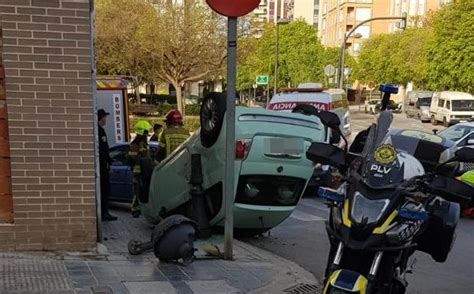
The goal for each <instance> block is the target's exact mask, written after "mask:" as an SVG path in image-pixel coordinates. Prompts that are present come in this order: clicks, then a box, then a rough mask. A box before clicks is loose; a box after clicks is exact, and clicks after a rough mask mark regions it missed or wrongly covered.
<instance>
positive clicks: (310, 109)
mask: <svg viewBox="0 0 474 294" xmlns="http://www.w3.org/2000/svg"><path fill="white" fill-rule="evenodd" d="M292 112H293V113H301V114H304V115H314V116H317V117H319V119H320V120H321V123H322V124H323V125H325V126H327V127H329V128H332V129H337V128H339V126H340V125H341V120H340V119H339V117H338V116H337V114H335V113H333V112H329V111H319V110H317V109H316V107H314V106H313V105H309V104H298V105H296V106H295V108H293V111H292Z"/></svg>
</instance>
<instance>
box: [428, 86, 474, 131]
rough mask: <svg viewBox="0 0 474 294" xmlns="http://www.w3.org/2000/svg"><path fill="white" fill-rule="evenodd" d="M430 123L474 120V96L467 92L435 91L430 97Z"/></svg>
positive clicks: (448, 124) (446, 124)
mask: <svg viewBox="0 0 474 294" xmlns="http://www.w3.org/2000/svg"><path fill="white" fill-rule="evenodd" d="M430 116H431V123H432V124H433V125H437V124H438V122H443V125H444V126H446V127H448V126H450V125H453V124H456V123H459V122H466V121H472V120H474V97H473V96H472V95H471V94H469V93H463V92H451V91H443V92H437V93H435V94H434V95H433V99H431V106H430Z"/></svg>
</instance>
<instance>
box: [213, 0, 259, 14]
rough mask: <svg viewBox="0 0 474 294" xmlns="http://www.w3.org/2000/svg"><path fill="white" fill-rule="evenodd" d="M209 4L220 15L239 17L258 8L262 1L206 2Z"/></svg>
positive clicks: (222, 0) (229, 0)
mask: <svg viewBox="0 0 474 294" xmlns="http://www.w3.org/2000/svg"><path fill="white" fill-rule="evenodd" d="M206 1H207V4H208V5H209V6H210V7H211V8H212V9H213V10H214V11H215V12H217V13H219V14H220V15H224V16H228V17H239V16H244V15H246V14H248V13H250V12H251V11H252V10H254V9H255V8H257V7H258V4H259V3H260V0H206Z"/></svg>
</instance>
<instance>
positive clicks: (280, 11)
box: [253, 0, 290, 23]
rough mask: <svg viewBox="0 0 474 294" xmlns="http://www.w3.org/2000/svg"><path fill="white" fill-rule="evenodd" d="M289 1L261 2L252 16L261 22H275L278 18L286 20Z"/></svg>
mask: <svg viewBox="0 0 474 294" xmlns="http://www.w3.org/2000/svg"><path fill="white" fill-rule="evenodd" d="M289 4H290V0H261V1H260V4H259V5H258V8H257V9H255V10H254V11H253V14H254V15H255V16H256V18H257V19H258V20H259V21H262V22H275V23H276V22H277V21H278V19H280V18H288V16H289V15H288V10H289Z"/></svg>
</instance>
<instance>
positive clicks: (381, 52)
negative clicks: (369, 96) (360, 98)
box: [355, 28, 431, 87]
mask: <svg viewBox="0 0 474 294" xmlns="http://www.w3.org/2000/svg"><path fill="white" fill-rule="evenodd" d="M430 39H431V30H430V29H429V28H422V29H420V28H411V29H407V30H405V31H403V32H397V33H393V34H381V35H377V36H374V37H372V38H370V39H369V40H367V41H366V42H364V43H363V45H362V50H361V52H360V55H359V58H358V60H359V62H358V66H357V67H356V68H357V70H356V73H355V76H356V78H358V79H359V80H360V81H361V82H362V83H366V84H369V85H370V86H375V85H376V84H379V83H385V82H389V83H392V84H397V85H404V86H406V85H407V84H408V83H409V82H413V83H414V84H415V86H418V87H423V85H425V84H426V49H427V45H428V42H429V41H430Z"/></svg>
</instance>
